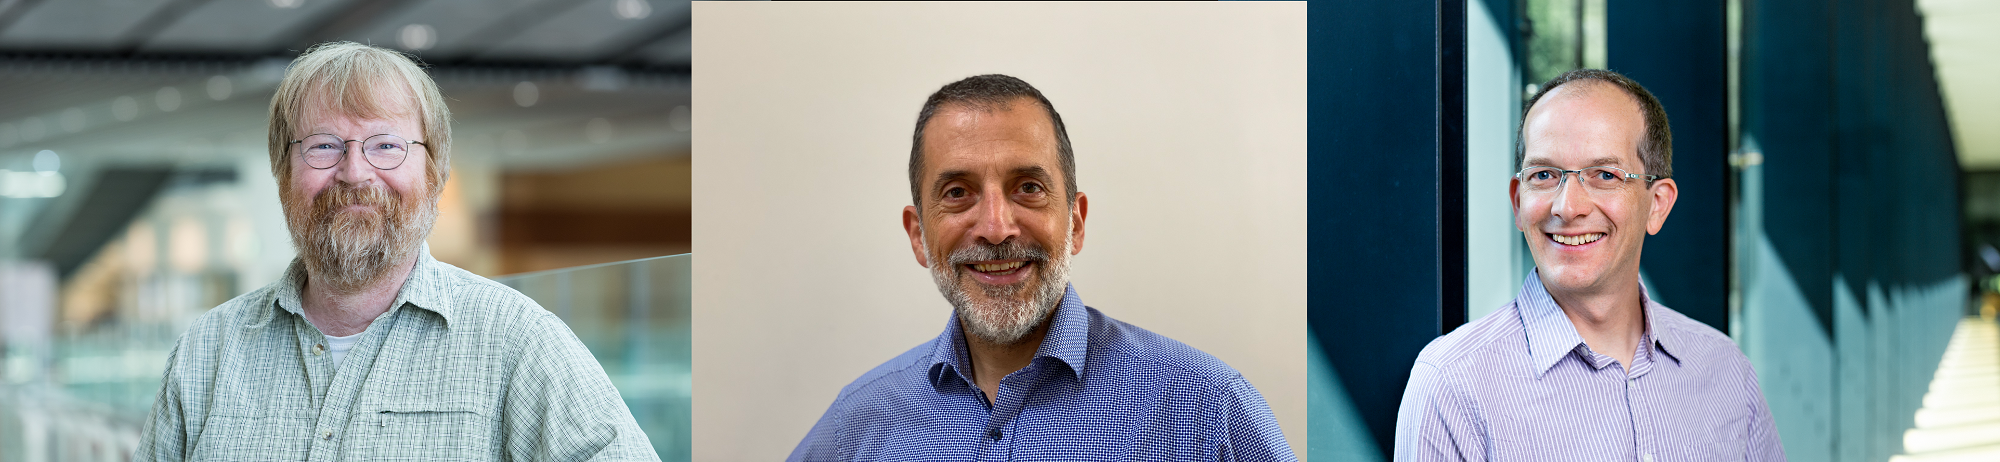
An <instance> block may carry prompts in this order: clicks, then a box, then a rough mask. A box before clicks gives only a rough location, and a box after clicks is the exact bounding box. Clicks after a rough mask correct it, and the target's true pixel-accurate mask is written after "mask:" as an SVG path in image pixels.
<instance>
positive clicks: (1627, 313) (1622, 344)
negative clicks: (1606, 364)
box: [1542, 276, 1646, 372]
mask: <svg viewBox="0 0 2000 462" xmlns="http://www.w3.org/2000/svg"><path fill="white" fill-rule="evenodd" d="M1614 281H1616V282H1613V283H1612V284H1611V286H1610V287H1605V288H1602V289H1598V290H1567V289H1558V288H1556V287H1554V286H1550V285H1548V281H1547V280H1543V281H1542V287H1544V288H1546V289H1548V291H1549V298H1553V299H1555V301H1556V306H1558V307H1561V308H1562V312H1563V316H1565V317H1568V318H1569V322H1570V324H1571V325H1574V326H1576V333H1577V335H1580V336H1582V337H1583V343H1585V344H1588V345H1590V349H1591V351H1595V352H1598V353H1603V354H1604V355H1606V356H1610V357H1611V358H1612V359H1616V360H1618V364H1619V365H1621V366H1624V367H1625V370H1626V371H1627V372H1630V371H1631V370H1632V358H1633V356H1635V355H1637V354H1638V350H1639V337H1640V336H1641V335H1643V334H1645V332H1646V309H1645V304H1644V303H1641V302H1640V301H1639V299H1640V295H1639V292H1640V290H1641V289H1640V287H1639V278H1638V277H1637V276H1634V277H1629V278H1617V279H1614Z"/></svg>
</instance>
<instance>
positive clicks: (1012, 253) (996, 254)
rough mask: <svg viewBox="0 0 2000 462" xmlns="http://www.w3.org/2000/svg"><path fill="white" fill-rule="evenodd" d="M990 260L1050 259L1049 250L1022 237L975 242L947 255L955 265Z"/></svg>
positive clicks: (948, 261) (1036, 260)
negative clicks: (999, 240)
mask: <svg viewBox="0 0 2000 462" xmlns="http://www.w3.org/2000/svg"><path fill="white" fill-rule="evenodd" d="M990 260H1028V261H1032V262H1045V261H1048V260H1049V252H1048V250H1047V249H1044V248H1042V246H1041V245H1039V244H1029V243H1025V242H1023V240H1021V239H1008V240H1006V241H1003V242H1001V243H999V244H983V243H978V242H974V243H972V244H971V245H968V246H966V247H963V248H960V249H958V250H953V251H952V252H951V255H947V256H946V257H945V262H946V263H950V264H951V266H954V267H957V266H963V265H969V264H972V262H976V261H990Z"/></svg>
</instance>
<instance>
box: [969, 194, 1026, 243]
mask: <svg viewBox="0 0 2000 462" xmlns="http://www.w3.org/2000/svg"><path fill="white" fill-rule="evenodd" d="M981 196H982V197H981V198H980V201H979V205H976V206H975V207H978V208H979V212H978V215H977V218H975V219H976V220H978V222H977V223H974V224H973V226H972V234H973V235H972V237H973V238H976V239H979V240H982V241H986V243H987V244H999V243H1002V242H1007V240H1008V239H1012V238H1014V237H1015V236H1019V235H1021V227H1020V225H1019V224H1018V223H1015V222H1014V204H1013V202H1011V201H1008V200H1007V199H1006V197H1007V195H1006V194H1005V192H1003V191H997V190H996V191H989V192H988V193H986V194H982V195H981Z"/></svg>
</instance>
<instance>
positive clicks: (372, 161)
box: [361, 135, 410, 170]
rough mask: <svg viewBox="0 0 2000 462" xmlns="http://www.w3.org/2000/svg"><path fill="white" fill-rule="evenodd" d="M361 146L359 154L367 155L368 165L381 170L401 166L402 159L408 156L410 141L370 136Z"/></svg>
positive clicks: (394, 136)
mask: <svg viewBox="0 0 2000 462" xmlns="http://www.w3.org/2000/svg"><path fill="white" fill-rule="evenodd" d="M361 146H362V147H361V152H362V153H364V154H367V155H368V164H369V165H374V166H375V168H379V169H383V170H388V169H392V168H396V167H398V166H401V165H403V159H405V158H408V157H409V155H410V140H406V139H403V137H400V136H396V135H375V136H371V137H368V140H367V141H363V142H362V145H361Z"/></svg>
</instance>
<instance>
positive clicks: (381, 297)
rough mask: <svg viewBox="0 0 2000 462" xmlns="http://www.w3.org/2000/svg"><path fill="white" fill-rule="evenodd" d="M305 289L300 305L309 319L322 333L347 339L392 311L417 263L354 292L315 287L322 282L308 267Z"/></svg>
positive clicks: (404, 265)
mask: <svg viewBox="0 0 2000 462" xmlns="http://www.w3.org/2000/svg"><path fill="white" fill-rule="evenodd" d="M306 266H307V268H308V270H307V271H306V284H305V288H304V289H305V290H303V291H301V293H300V294H299V295H300V297H299V298H300V300H299V301H300V302H301V303H303V304H304V305H305V307H304V311H305V314H306V320H308V321H312V324H313V327H317V328H319V331H320V333H323V334H326V335H331V336H335V337H346V336H349V335H354V334H359V333H361V332H362V331H365V330H368V324H369V323H373V322H375V318H376V317H379V316H382V313H386V312H388V311H389V304H390V303H391V302H395V301H396V293H397V292H401V291H402V289H403V281H405V280H407V279H409V278H410V271H411V270H412V269H414V268H416V266H417V260H416V259H415V258H411V259H410V261H407V262H403V263H401V264H398V265H396V266H394V267H391V268H389V271H387V272H385V273H383V274H382V277H379V278H375V280H374V281H370V282H369V283H367V284H364V285H362V286H361V287H359V288H356V289H355V290H352V291H335V290H334V289H333V287H332V286H331V285H330V284H315V283H313V281H316V280H319V278H318V277H317V276H314V275H313V273H312V271H311V270H310V268H311V265H306Z"/></svg>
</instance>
